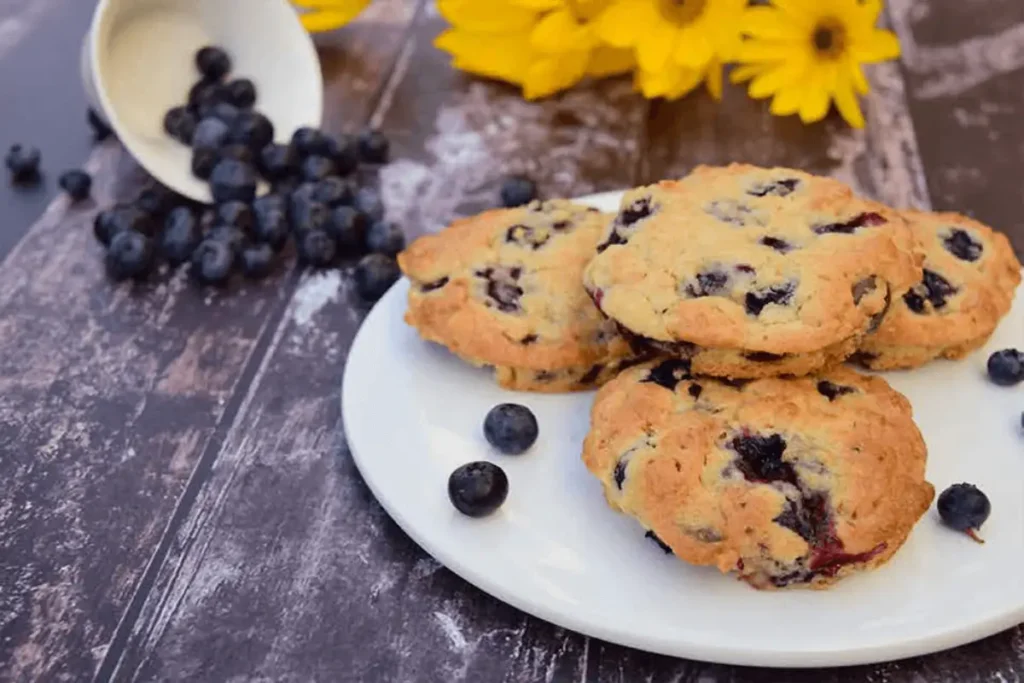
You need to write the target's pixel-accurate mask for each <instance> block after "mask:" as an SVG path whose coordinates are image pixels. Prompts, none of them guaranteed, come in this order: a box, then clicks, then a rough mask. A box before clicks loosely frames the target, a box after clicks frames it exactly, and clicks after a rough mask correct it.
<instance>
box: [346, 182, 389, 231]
mask: <svg viewBox="0 0 1024 683" xmlns="http://www.w3.org/2000/svg"><path fill="white" fill-rule="evenodd" d="M353 206H355V207H356V210H357V211H359V212H361V213H363V214H364V215H365V216H366V218H367V219H368V220H369V221H370V222H372V223H376V222H377V221H382V220H384V202H383V200H381V198H380V194H379V193H378V192H377V190H375V189H373V188H372V187H361V188H359V191H358V192H356V200H355V202H354V203H353Z"/></svg>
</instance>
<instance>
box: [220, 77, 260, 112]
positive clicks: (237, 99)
mask: <svg viewBox="0 0 1024 683" xmlns="http://www.w3.org/2000/svg"><path fill="white" fill-rule="evenodd" d="M224 94H225V96H226V97H227V101H228V102H230V103H231V104H233V105H235V106H236V107H239V108H241V109H250V108H252V106H253V105H255V104H256V86H255V85H254V84H253V82H252V81H250V80H249V79H248V78H236V79H235V80H233V81H231V82H230V83H228V84H227V85H225V86H224Z"/></svg>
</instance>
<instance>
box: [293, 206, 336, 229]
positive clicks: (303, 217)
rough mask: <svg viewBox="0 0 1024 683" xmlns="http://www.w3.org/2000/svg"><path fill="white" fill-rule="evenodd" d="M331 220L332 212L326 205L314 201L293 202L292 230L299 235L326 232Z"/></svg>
mask: <svg viewBox="0 0 1024 683" xmlns="http://www.w3.org/2000/svg"><path fill="white" fill-rule="evenodd" d="M330 220H331V210H330V209H329V208H328V207H327V206H326V205H325V204H321V203H320V202H317V201H314V200H312V199H309V200H301V199H300V200H297V201H293V202H292V230H294V231H295V234H297V235H301V234H302V233H305V232H309V231H310V230H326V229H327V224H328V223H329V222H330Z"/></svg>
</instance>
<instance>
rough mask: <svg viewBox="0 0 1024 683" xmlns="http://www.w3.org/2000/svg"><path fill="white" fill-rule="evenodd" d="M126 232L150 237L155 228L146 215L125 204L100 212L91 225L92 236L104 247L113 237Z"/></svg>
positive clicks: (150, 218)
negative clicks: (131, 231) (129, 231)
mask: <svg viewBox="0 0 1024 683" xmlns="http://www.w3.org/2000/svg"><path fill="white" fill-rule="evenodd" d="M126 230H133V231H135V232H138V233H141V234H143V235H152V234H153V233H154V232H156V226H155V224H154V223H153V218H152V217H151V216H150V215H149V214H148V213H146V212H145V211H140V210H139V209H137V208H135V207H134V206H128V205H126V204H119V205H117V206H114V207H112V208H110V209H106V210H104V211H100V212H99V213H98V214H96V219H95V220H94V221H93V224H92V231H93V234H94V235H95V236H96V239H97V240H98V241H99V242H100V244H102V245H104V246H110V242H111V241H112V240H113V239H114V236H115V235H117V234H118V233H121V232H124V231H126Z"/></svg>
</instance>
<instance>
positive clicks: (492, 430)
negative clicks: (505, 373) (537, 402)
mask: <svg viewBox="0 0 1024 683" xmlns="http://www.w3.org/2000/svg"><path fill="white" fill-rule="evenodd" d="M539 433H540V428H539V427H538V426H537V418H536V417H534V415H533V411H531V410H530V409H529V408H527V407H526V406H521V405H519V404H518V403H502V404H500V405H496V406H494V407H493V408H491V410H490V412H489V413H487V417H486V418H484V437H485V438H486V439H487V442H488V443H489V444H491V445H492V446H494V447H495V448H497V449H498V450H499V451H501V452H502V453H504V454H506V455H519V454H520V453H523V452H524V451H526V450H527V449H528V448H529V447H530V446H532V445H533V443H534V442H535V441H536V440H537V435H538V434H539Z"/></svg>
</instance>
